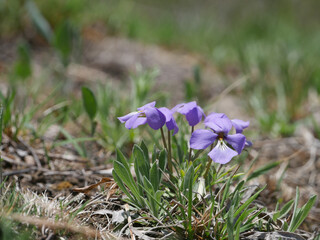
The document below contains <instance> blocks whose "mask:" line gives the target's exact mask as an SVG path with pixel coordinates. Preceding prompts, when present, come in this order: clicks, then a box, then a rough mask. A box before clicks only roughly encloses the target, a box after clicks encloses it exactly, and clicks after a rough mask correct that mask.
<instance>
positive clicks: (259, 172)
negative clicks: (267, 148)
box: [247, 161, 281, 181]
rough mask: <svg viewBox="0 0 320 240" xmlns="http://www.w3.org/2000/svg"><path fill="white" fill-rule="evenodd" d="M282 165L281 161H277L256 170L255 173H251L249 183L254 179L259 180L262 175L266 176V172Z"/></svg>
mask: <svg viewBox="0 0 320 240" xmlns="http://www.w3.org/2000/svg"><path fill="white" fill-rule="evenodd" d="M280 163H281V161H276V162H271V163H268V164H266V165H265V166H262V167H261V168H259V169H257V170H255V171H254V172H253V173H251V174H250V176H249V177H248V179H247V181H249V180H251V179H254V178H257V177H259V176H260V175H263V174H265V173H266V172H268V171H270V170H271V169H272V168H275V167H277V166H278V165H279V164H280Z"/></svg>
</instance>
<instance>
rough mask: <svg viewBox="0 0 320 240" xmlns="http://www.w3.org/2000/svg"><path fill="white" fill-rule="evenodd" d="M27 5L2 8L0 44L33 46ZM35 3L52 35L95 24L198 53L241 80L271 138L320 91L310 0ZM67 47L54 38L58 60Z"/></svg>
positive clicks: (288, 128) (318, 36) (287, 131)
mask: <svg viewBox="0 0 320 240" xmlns="http://www.w3.org/2000/svg"><path fill="white" fill-rule="evenodd" d="M28 2H30V1H1V2H0V32H1V38H2V39H8V38H9V39H10V38H12V37H17V36H19V37H23V38H27V39H28V40H29V42H31V43H32V44H34V45H35V44H36V45H37V44H39V41H32V39H33V38H35V35H36V36H37V34H35V33H37V31H36V27H35V25H34V24H33V22H34V18H32V16H30V15H32V13H30V9H28V8H27V7H26V5H27V3H28ZM34 2H35V3H36V6H38V8H39V11H40V13H41V14H42V15H43V17H44V19H45V20H46V21H47V22H48V23H49V26H50V28H52V32H53V33H55V34H56V35H59V31H60V32H62V34H60V35H62V36H64V35H65V34H64V32H63V30H61V29H67V31H73V32H77V34H78V35H77V37H81V36H84V35H88V32H87V31H86V30H87V29H90V28H92V27H95V26H97V25H98V26H99V30H102V34H104V35H117V36H123V37H127V38H131V39H136V40H139V41H143V42H147V43H153V44H160V45H162V46H165V47H167V48H169V49H170V48H171V49H180V50H187V51H191V52H195V53H199V54H201V55H203V56H205V57H206V58H207V59H209V60H210V61H212V62H213V64H214V65H215V66H217V69H218V70H219V71H220V73H222V76H224V77H225V79H226V80H228V81H230V83H231V82H233V81H234V80H235V79H237V77H239V76H242V75H245V76H247V78H248V81H247V82H246V84H245V86H244V88H243V89H242V90H243V91H242V92H241V93H240V94H242V96H243V98H244V99H245V102H246V105H247V107H248V109H250V110H251V111H252V113H253V114H254V115H255V117H256V118H257V119H258V121H259V123H260V125H261V127H262V129H263V130H265V131H266V132H271V133H272V134H274V135H279V134H280V135H291V134H292V133H293V131H294V126H295V124H294V123H295V122H296V121H297V120H300V119H304V118H305V117H306V116H309V115H310V112H309V109H307V108H306V107H305V105H306V104H308V103H307V97H308V94H309V92H310V91H309V90H310V89H313V90H316V92H319V91H320V67H319V65H318V64H317V63H318V62H319V60H320V59H319V58H320V46H319V44H318V43H319V40H320V31H319V29H320V28H319V27H320V26H319V24H320V21H319V20H320V19H319V18H320V17H319V14H318V12H317V9H319V7H320V3H319V2H318V1H316V0H314V1H308V2H301V1H289V0H282V1H277V2H270V1H266V0H265V1H253V0H252V1H228V2H223V3H222V2H220V1H201V2H196V1H180V0H176V1H168V0H164V1H161V2H159V1H145V0H139V1H135V2H132V1H125V0H120V1H118V0H117V1H113V0H110V1H99V0H94V1H87V0H70V1H62V0H58V1H56V0H55V1H53V0H48V1H41V0H36V1H34ZM52 9H54V11H52ZM66 23H67V25H68V26H69V27H68V28H66V27H65V26H66ZM89 34H90V33H89ZM44 35H45V34H44ZM67 41H68V39H67V38H65V37H62V40H60V42H62V43H61V44H60V48H62V50H61V49H60V51H63V52H64V55H67V54H68V49H65V48H66V47H65V45H68V44H67ZM54 42H55V41H53V45H54ZM55 45H58V46H59V44H55ZM69 45H71V46H72V43H71V44H69ZM61 46H62V47H61Z"/></svg>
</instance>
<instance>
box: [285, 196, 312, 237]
mask: <svg viewBox="0 0 320 240" xmlns="http://www.w3.org/2000/svg"><path fill="white" fill-rule="evenodd" d="M316 199H317V196H316V195H313V196H312V197H311V198H310V199H309V200H308V202H307V203H306V204H305V205H303V207H302V208H301V209H299V213H298V214H297V215H296V217H295V219H292V222H293V225H292V227H291V224H290V227H289V232H294V231H296V230H297V229H298V227H299V226H300V225H301V223H302V222H303V221H304V220H305V218H306V217H307V216H308V213H309V212H310V210H311V208H312V206H313V205H314V203H315V201H316Z"/></svg>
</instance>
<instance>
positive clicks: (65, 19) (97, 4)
mask: <svg viewBox="0 0 320 240" xmlns="http://www.w3.org/2000/svg"><path fill="white" fill-rule="evenodd" d="M319 10H320V1H317V0H309V1H298V0H280V1H270V0H260V1H256V0H244V1H236V0H230V1H209V0H201V1H191V0H184V1H182V0H174V1H173V0H162V1H155V0H154V1H147V0H137V1H129V0H108V1H103V0H90V1H89V0H68V1H65V0H45V1H43V0H0V86H1V89H0V92H1V93H2V94H1V100H2V102H5V103H6V104H7V105H8V104H9V105H10V104H11V102H10V101H11V100H10V99H11V98H10V94H9V95H8V92H10V91H11V90H12V89H15V92H16V94H15V96H14V97H12V99H13V98H15V102H16V105H15V106H12V107H11V113H12V114H11V116H7V117H6V119H4V121H5V128H6V127H8V126H9V125H10V124H13V123H15V124H17V123H19V124H20V125H19V124H18V125H19V126H21V127H20V128H19V127H16V128H15V129H16V130H17V129H18V130H21V129H23V128H27V129H29V130H30V129H31V130H30V131H31V132H32V134H34V136H38V137H39V136H47V137H50V136H51V135H50V134H52V132H53V134H55V133H57V131H55V130H54V129H52V126H53V125H57V124H59V125H60V126H63V127H64V128H65V129H67V130H68V132H70V133H72V134H74V135H76V136H79V135H80V136H82V135H85V134H86V131H83V130H85V129H83V128H81V127H79V126H82V125H85V124H84V123H85V122H86V121H88V119H86V116H84V114H82V112H83V108H82V103H81V101H79V99H80V98H81V87H82V86H89V87H90V88H91V89H92V90H93V92H95V93H96V97H97V100H98V103H99V110H98V111H99V120H98V129H97V130H98V132H100V135H99V137H101V138H102V145H103V146H104V147H105V148H106V149H107V151H110V155H112V154H113V153H114V149H115V148H116V147H121V148H125V149H131V147H132V144H133V142H137V141H138V140H139V136H138V135H139V134H137V133H133V132H130V133H126V132H125V131H124V129H123V127H121V126H120V124H119V123H118V122H117V121H116V119H115V117H116V116H121V115H124V113H127V112H128V111H130V110H131V111H132V110H133V109H135V107H137V106H140V105H142V104H144V103H146V102H148V101H151V100H154V99H155V100H157V101H158V102H159V103H160V105H161V104H162V105H163V104H166V105H167V106H168V107H173V106H174V105H175V104H176V103H178V102H181V101H191V100H197V101H198V102H199V104H200V105H201V106H202V107H203V108H204V109H205V110H206V111H207V112H209V111H219V112H226V113H227V114H228V116H230V117H236V118H240V119H244V120H250V121H251V127H250V129H249V130H248V135H249V136H250V138H251V139H253V142H254V145H253V149H252V151H251V154H252V156H253V157H252V158H257V159H258V162H259V163H260V164H261V165H263V164H267V163H270V162H271V163H275V165H274V166H277V168H276V169H275V170H274V171H273V172H272V173H270V174H269V175H266V176H264V177H262V178H261V182H260V183H261V184H263V183H268V190H267V193H266V196H265V198H266V199H267V200H268V201H269V204H270V205H272V204H273V205H274V203H275V202H277V201H280V202H281V201H286V200H288V199H292V198H293V197H294V193H295V188H296V186H299V187H300V188H301V189H302V191H301V192H302V197H303V199H304V201H306V200H307V199H308V197H309V196H310V194H311V193H315V194H319V189H320V176H319V174H318V173H319V169H320V163H319V154H320V153H319V151H318V149H319V146H320V142H319V138H320V104H319V101H320V98H319V92H320V64H319V63H320V14H319ZM129 95H130V96H131V98H128V96H129ZM48 96H49V97H48ZM41 103H43V105H41ZM39 104H40V105H39ZM50 104H51V105H50ZM45 105H50V106H54V108H52V107H50V108H48V107H47V108H44V106H45ZM34 106H38V107H39V108H36V107H34ZM30 109H31V110H30ZM48 109H50V111H49V112H45V114H43V111H44V110H48ZM22 112H25V113H26V112H27V113H28V114H27V115H24V117H20V118H19V114H20V113H22ZM52 112H53V113H54V114H51V113H52ZM7 115H8V114H7ZM76 120H77V121H78V122H76ZM32 121H33V124H34V125H33V126H36V130H35V129H34V128H33V127H30V125H29V123H31V122H32ZM99 121H100V122H99ZM74 122H76V124H74ZM81 124H82V125H81ZM15 126H16V125H15ZM48 129H50V131H48ZM79 129H82V130H79ZM18 130H17V131H16V136H18V135H19V134H21V132H18ZM79 132H80V133H79ZM81 134H82V135H81ZM87 135H88V134H87ZM89 135H90V134H89ZM127 139H129V141H128V140H127ZM128 151H129V150H128ZM79 153H80V155H81V154H83V155H85V153H84V152H81V151H80V150H79ZM89 155H90V153H89ZM261 165H260V166H261ZM279 199H280V200H279ZM268 201H267V202H268ZM319 219H320V204H319V200H318V201H317V203H316V206H315V208H314V209H313V210H312V212H311V214H310V217H309V220H308V221H309V223H313V225H312V224H311V225H308V226H307V225H305V227H304V228H305V229H308V230H314V227H312V226H314V225H317V224H319ZM317 221H318V222H317Z"/></svg>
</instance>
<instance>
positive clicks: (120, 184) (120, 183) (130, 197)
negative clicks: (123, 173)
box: [112, 170, 137, 203]
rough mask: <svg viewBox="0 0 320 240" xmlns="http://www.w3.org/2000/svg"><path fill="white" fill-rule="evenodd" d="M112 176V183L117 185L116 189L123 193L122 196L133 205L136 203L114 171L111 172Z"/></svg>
mask: <svg viewBox="0 0 320 240" xmlns="http://www.w3.org/2000/svg"><path fill="white" fill-rule="evenodd" d="M112 176H113V179H114V181H115V182H116V183H117V185H118V187H119V188H120V189H121V190H122V192H124V194H126V195H127V196H128V197H129V199H130V200H131V201H132V202H134V203H135V202H137V200H136V199H135V198H134V196H132V195H131V194H130V193H129V192H128V190H127V188H126V187H125V186H124V184H123V182H122V180H121V178H120V177H119V176H118V174H117V172H116V171H115V170H113V171H112Z"/></svg>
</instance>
